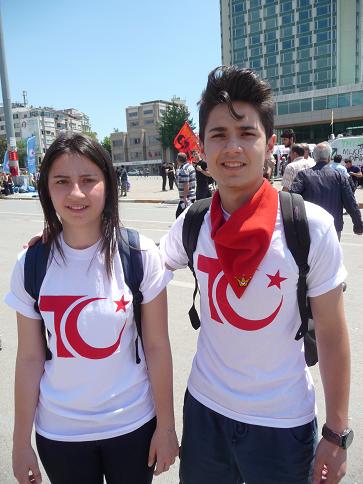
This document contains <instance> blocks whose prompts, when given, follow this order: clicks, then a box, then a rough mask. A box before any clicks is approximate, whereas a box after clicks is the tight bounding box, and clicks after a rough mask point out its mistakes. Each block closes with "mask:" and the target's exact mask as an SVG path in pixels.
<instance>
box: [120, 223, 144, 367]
mask: <svg viewBox="0 0 363 484" xmlns="http://www.w3.org/2000/svg"><path fill="white" fill-rule="evenodd" d="M118 249H119V253H120V258H121V263H122V268H123V271H124V277H125V282H126V284H127V286H128V287H129V288H130V290H131V292H132V298H133V301H132V304H133V309H134V318H135V323H136V329H137V336H136V340H135V350H136V363H137V364H139V363H140V361H141V359H140V355H139V338H140V340H141V343H142V328H141V303H142V300H143V295H142V292H141V291H140V285H141V282H142V280H143V277H144V267H143V264H142V255H141V250H140V238H139V233H138V232H137V231H136V230H132V229H127V228H122V229H121V237H120V240H119V242H118Z"/></svg>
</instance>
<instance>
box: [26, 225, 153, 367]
mask: <svg viewBox="0 0 363 484" xmlns="http://www.w3.org/2000/svg"><path fill="white" fill-rule="evenodd" d="M118 250H119V254H120V258H121V263H122V268H123V272H124V276H125V283H126V285H127V286H128V287H129V288H130V290H131V292H132V296H133V303H132V304H133V309H134V317H135V323H136V329H137V336H136V340H135V352H136V363H137V364H139V363H140V361H141V359H140V356H139V344H138V340H139V339H140V341H141V343H142V330H141V302H142V300H143V295H142V293H141V291H140V284H141V282H142V279H143V277H144V268H143V264H142V256H141V251H140V240H139V234H138V232H137V231H136V230H132V229H126V228H122V229H121V237H120V240H119V241H118ZM49 253H50V249H49V247H48V246H46V245H45V244H43V242H42V240H38V242H37V243H36V244H34V245H33V246H32V247H29V249H28V250H27V252H26V255H25V263H24V288H25V290H26V292H27V293H28V294H29V295H30V296H31V297H32V298H33V299H35V302H34V309H35V310H36V311H37V313H39V314H40V311H39V306H38V299H39V292H40V288H41V285H42V282H43V279H44V277H45V274H46V272H47V264H48V258H49ZM42 335H43V338H44V344H45V348H46V359H47V360H50V359H51V358H52V353H51V351H50V349H49V347H48V344H47V334H46V328H45V325H44V321H43V320H42Z"/></svg>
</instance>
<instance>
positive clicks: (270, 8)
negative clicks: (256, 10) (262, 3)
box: [264, 5, 276, 17]
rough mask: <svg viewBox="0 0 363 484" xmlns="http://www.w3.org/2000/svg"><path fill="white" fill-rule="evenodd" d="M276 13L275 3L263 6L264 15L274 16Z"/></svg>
mask: <svg viewBox="0 0 363 484" xmlns="http://www.w3.org/2000/svg"><path fill="white" fill-rule="evenodd" d="M275 15H276V9H275V5H269V6H266V7H265V15H264V16H265V17H274V16H275Z"/></svg>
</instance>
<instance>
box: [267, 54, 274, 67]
mask: <svg viewBox="0 0 363 484" xmlns="http://www.w3.org/2000/svg"><path fill="white" fill-rule="evenodd" d="M265 64H266V65H267V66H274V65H276V64H277V62H276V56H275V55H270V56H269V57H266V59H265Z"/></svg>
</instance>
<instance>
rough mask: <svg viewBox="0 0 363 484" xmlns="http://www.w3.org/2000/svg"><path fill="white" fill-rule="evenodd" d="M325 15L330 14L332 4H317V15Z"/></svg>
mask: <svg viewBox="0 0 363 484" xmlns="http://www.w3.org/2000/svg"><path fill="white" fill-rule="evenodd" d="M323 15H330V5H320V6H319V5H317V7H316V16H317V17H322V16H323Z"/></svg>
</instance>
